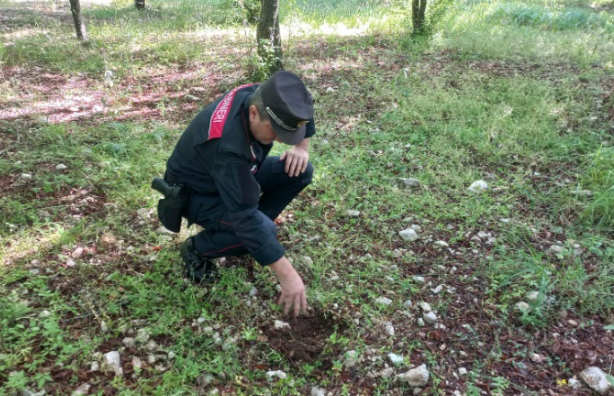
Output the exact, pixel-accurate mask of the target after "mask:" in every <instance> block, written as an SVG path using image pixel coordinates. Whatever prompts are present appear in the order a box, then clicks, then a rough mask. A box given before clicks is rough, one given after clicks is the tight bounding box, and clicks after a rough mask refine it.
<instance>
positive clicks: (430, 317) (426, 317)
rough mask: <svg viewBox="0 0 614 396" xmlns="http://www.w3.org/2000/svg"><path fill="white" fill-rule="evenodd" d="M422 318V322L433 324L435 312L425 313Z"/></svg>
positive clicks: (435, 319) (435, 320) (435, 317)
mask: <svg viewBox="0 0 614 396" xmlns="http://www.w3.org/2000/svg"><path fill="white" fill-rule="evenodd" d="M422 317H423V318H424V321H425V322H426V323H435V322H437V315H436V314H435V312H427V313H425V314H424V315H422Z"/></svg>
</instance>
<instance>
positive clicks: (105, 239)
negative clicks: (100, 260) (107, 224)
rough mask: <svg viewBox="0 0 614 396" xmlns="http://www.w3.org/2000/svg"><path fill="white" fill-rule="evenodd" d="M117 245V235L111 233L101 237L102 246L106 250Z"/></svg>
mask: <svg viewBox="0 0 614 396" xmlns="http://www.w3.org/2000/svg"><path fill="white" fill-rule="evenodd" d="M116 244H117V238H116V237H115V235H113V234H111V233H109V232H107V233H104V234H102V236H101V237H100V245H101V246H102V247H103V248H105V249H108V248H110V247H113V246H115V245H116Z"/></svg>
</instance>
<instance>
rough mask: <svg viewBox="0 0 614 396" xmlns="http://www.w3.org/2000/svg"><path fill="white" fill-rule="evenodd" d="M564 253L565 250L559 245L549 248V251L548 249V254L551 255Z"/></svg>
mask: <svg viewBox="0 0 614 396" xmlns="http://www.w3.org/2000/svg"><path fill="white" fill-rule="evenodd" d="M564 251H565V248H564V247H563V246H559V245H552V246H550V249H548V253H550V254H553V255H557V254H561V253H563V252H564Z"/></svg>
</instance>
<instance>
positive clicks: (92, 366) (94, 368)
mask: <svg viewBox="0 0 614 396" xmlns="http://www.w3.org/2000/svg"><path fill="white" fill-rule="evenodd" d="M98 370H100V364H98V362H92V363H91V364H90V371H98Z"/></svg>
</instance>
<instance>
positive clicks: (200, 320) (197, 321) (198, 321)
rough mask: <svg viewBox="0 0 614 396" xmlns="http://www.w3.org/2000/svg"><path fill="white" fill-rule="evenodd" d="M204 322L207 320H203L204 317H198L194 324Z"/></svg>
mask: <svg viewBox="0 0 614 396" xmlns="http://www.w3.org/2000/svg"><path fill="white" fill-rule="evenodd" d="M206 320H207V319H205V317H204V316H199V317H198V319H196V323H198V324H203V323H205V321H206ZM211 331H213V328H211Z"/></svg>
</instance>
